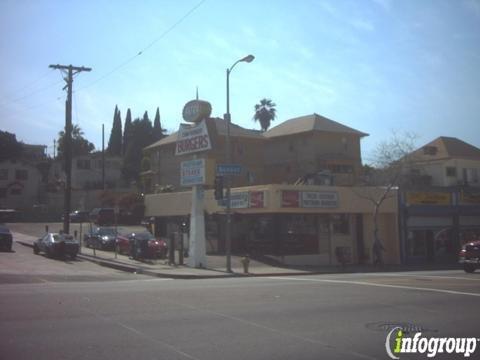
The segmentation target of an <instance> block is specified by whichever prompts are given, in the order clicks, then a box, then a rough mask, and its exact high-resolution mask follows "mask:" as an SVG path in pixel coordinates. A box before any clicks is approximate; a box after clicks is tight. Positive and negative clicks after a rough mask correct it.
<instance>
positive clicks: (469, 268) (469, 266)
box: [463, 264, 475, 274]
mask: <svg viewBox="0 0 480 360" xmlns="http://www.w3.org/2000/svg"><path fill="white" fill-rule="evenodd" d="M463 270H465V272H467V273H469V274H471V273H473V272H474V271H475V266H474V265H472V264H465V265H463Z"/></svg>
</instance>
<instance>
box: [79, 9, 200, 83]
mask: <svg viewBox="0 0 480 360" xmlns="http://www.w3.org/2000/svg"><path fill="white" fill-rule="evenodd" d="M205 1H207V0H201V1H200V2H199V3H198V4H197V5H195V6H194V7H192V8H191V9H190V10H189V11H187V12H186V13H185V15H183V16H182V17H181V18H180V19H179V20H177V21H176V22H175V23H173V25H171V26H170V27H169V28H168V29H166V30H165V31H164V32H163V33H161V34H160V36H158V37H157V38H156V39H154V40H153V41H152V42H151V43H150V44H148V45H147V46H146V47H144V48H143V49H141V50H140V51H139V52H138V53H137V54H136V55H133V56H131V57H130V58H128V59H127V60H125V61H124V62H122V63H121V64H120V65H118V66H117V67H115V68H114V69H112V70H111V71H109V72H107V73H106V74H105V75H103V76H101V77H99V78H98V79H97V80H94V81H93V82H92V83H90V84H88V85H86V86H84V87H82V88H80V89H77V92H78V91H82V90H85V89H87V88H89V87H92V86H93V85H95V84H97V83H99V82H100V81H102V80H103V79H105V78H107V77H108V76H110V75H112V74H113V73H114V72H116V71H118V70H120V69H121V68H123V67H125V66H126V65H128V64H129V63H131V62H132V61H133V60H135V59H136V58H137V57H139V56H141V55H143V53H144V52H145V51H147V50H148V49H150V48H151V47H152V46H153V45H155V44H156V43H157V42H159V41H160V40H161V39H163V38H164V37H165V36H166V35H167V34H168V33H170V32H171V31H172V30H173V29H175V28H176V27H177V26H178V25H180V24H181V23H182V22H183V21H184V20H185V19H186V18H188V17H189V16H190V15H191V14H192V13H193V12H194V11H195V10H197V9H198V8H199V7H200V6H201V5H202V4H203V3H204V2H205Z"/></svg>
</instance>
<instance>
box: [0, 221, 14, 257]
mask: <svg viewBox="0 0 480 360" xmlns="http://www.w3.org/2000/svg"><path fill="white" fill-rule="evenodd" d="M12 242H13V236H12V233H11V232H10V229H9V228H8V227H7V226H6V225H4V224H0V249H2V250H4V251H12Z"/></svg>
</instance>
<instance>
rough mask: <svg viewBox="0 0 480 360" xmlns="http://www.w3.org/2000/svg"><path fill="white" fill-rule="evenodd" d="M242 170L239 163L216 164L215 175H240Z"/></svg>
mask: <svg viewBox="0 0 480 360" xmlns="http://www.w3.org/2000/svg"><path fill="white" fill-rule="evenodd" d="M241 172H242V165H240V164H217V175H220V176H228V175H240V173H241Z"/></svg>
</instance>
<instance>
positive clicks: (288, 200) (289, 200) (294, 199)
mask: <svg viewBox="0 0 480 360" xmlns="http://www.w3.org/2000/svg"><path fill="white" fill-rule="evenodd" d="M282 207H292V208H298V207H300V193H299V192H298V191H282Z"/></svg>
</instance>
